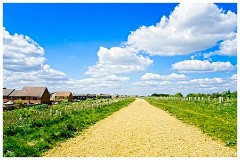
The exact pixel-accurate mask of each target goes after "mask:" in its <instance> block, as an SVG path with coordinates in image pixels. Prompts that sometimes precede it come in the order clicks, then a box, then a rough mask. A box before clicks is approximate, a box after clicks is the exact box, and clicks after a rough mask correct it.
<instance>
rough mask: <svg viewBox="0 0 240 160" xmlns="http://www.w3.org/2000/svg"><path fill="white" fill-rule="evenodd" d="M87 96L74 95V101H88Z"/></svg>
mask: <svg viewBox="0 0 240 160" xmlns="http://www.w3.org/2000/svg"><path fill="white" fill-rule="evenodd" d="M86 99H87V94H73V100H74V101H80V100H86Z"/></svg>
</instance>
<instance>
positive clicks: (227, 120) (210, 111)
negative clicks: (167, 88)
mask: <svg viewBox="0 0 240 160" xmlns="http://www.w3.org/2000/svg"><path fill="white" fill-rule="evenodd" d="M146 100H147V101H148V102H149V103H150V104H152V105H154V106H156V107H158V108H161V109H163V110H165V111H167V112H169V113H170V114H171V115H173V116H175V117H176V118H177V119H180V120H182V121H184V122H186V123H188V124H193V125H195V126H197V127H199V128H200V129H201V130H202V131H203V132H204V133H206V134H208V135H210V136H211V137H213V138H214V139H218V140H221V141H223V142H224V143H225V144H226V146H229V147H232V148H236V147H237V100H236V99H232V100H230V101H228V102H224V103H221V104H220V103H218V101H209V102H208V101H183V100H164V99H161V98H152V97H151V98H146Z"/></svg>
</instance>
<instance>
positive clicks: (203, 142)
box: [43, 99, 237, 157]
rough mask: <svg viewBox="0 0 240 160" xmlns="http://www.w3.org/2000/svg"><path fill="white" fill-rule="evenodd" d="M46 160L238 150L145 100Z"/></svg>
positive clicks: (224, 154)
mask: <svg viewBox="0 0 240 160" xmlns="http://www.w3.org/2000/svg"><path fill="white" fill-rule="evenodd" d="M43 156H46V157H236V156H237V153H236V150H235V149H231V148H228V147H226V146H224V144H223V143H221V142H219V141H215V140H212V138H211V137H209V136H207V135H205V134H203V133H202V132H201V131H200V130H199V129H198V128H196V127H194V126H191V125H187V124H185V123H183V122H181V121H179V120H177V119H176V118H174V117H172V116H170V115H169V113H167V112H165V111H163V110H161V109H159V108H156V107H154V106H152V105H150V104H149V103H147V102H146V101H145V100H143V99H137V100H136V101H134V102H133V103H132V104H130V105H129V106H128V107H125V108H123V109H121V110H119V111H118V112H116V113H114V114H112V115H111V116H109V117H108V118H106V119H103V120H101V121H99V122H98V123H97V124H95V125H94V126H92V127H90V128H89V129H87V130H85V132H84V133H82V134H80V135H79V136H77V137H75V138H71V139H69V140H68V141H67V142H64V143H62V144H61V145H60V146H57V147H55V148H53V149H52V150H49V151H48V152H46V153H45V154H44V155H43Z"/></svg>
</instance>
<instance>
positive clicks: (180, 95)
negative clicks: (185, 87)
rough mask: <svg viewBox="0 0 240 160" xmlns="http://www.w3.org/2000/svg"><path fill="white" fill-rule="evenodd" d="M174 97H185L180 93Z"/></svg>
mask: <svg viewBox="0 0 240 160" xmlns="http://www.w3.org/2000/svg"><path fill="white" fill-rule="evenodd" d="M174 97H183V95H182V93H180V92H178V93H176V94H175V95H174Z"/></svg>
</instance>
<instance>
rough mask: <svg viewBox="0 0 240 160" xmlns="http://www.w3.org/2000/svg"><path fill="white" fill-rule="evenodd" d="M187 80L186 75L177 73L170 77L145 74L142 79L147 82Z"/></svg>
mask: <svg viewBox="0 0 240 160" xmlns="http://www.w3.org/2000/svg"><path fill="white" fill-rule="evenodd" d="M186 78H187V76H185V75H184V74H176V73H172V74H170V75H160V74H154V73H145V74H144V75H143V76H142V77H141V78H140V79H141V80H144V81H146V80H183V79H186Z"/></svg>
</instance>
